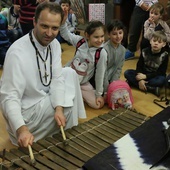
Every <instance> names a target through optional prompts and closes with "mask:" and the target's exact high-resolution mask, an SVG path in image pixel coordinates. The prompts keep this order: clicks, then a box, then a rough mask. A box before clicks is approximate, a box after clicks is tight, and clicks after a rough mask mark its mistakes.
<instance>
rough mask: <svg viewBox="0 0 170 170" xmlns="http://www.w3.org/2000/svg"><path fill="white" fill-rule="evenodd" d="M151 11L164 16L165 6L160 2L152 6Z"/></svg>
mask: <svg viewBox="0 0 170 170" xmlns="http://www.w3.org/2000/svg"><path fill="white" fill-rule="evenodd" d="M149 11H154V12H159V13H160V14H161V15H163V14H164V11H165V9H164V6H163V5H162V4H161V3H160V2H158V3H156V4H154V5H152V6H151V8H150V10H149Z"/></svg>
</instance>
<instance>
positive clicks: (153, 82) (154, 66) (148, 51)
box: [124, 31, 169, 96]
mask: <svg viewBox="0 0 170 170" xmlns="http://www.w3.org/2000/svg"><path fill="white" fill-rule="evenodd" d="M166 42H167V36H166V34H165V33H164V32H163V31H155V32H153V34H152V36H151V39H150V44H151V47H147V48H145V49H143V50H142V52H141V55H140V58H139V60H138V62H137V66H136V70H133V69H128V70H126V71H125V72H124V76H125V78H126V79H127V82H128V83H129V85H130V86H133V87H137V88H139V89H140V90H142V91H144V92H151V93H153V94H155V95H156V96H159V95H160V87H162V86H163V85H164V84H165V80H166V71H167V66H168V60H169V57H168V52H167V51H166V50H165V49H164V47H165V46H166Z"/></svg>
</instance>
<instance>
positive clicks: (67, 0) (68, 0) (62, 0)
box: [59, 0, 71, 6]
mask: <svg viewBox="0 0 170 170" xmlns="http://www.w3.org/2000/svg"><path fill="white" fill-rule="evenodd" d="M59 4H60V5H61V4H69V6H71V1H70V0H61V1H60V2H59Z"/></svg>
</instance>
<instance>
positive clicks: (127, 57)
mask: <svg viewBox="0 0 170 170" xmlns="http://www.w3.org/2000/svg"><path fill="white" fill-rule="evenodd" d="M134 57H135V56H134V53H133V52H131V51H130V50H126V53H125V60H129V59H132V58H134Z"/></svg>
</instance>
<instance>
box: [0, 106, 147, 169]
mask: <svg viewBox="0 0 170 170" xmlns="http://www.w3.org/2000/svg"><path fill="white" fill-rule="evenodd" d="M148 119H149V118H148V117H146V116H145V115H142V114H140V113H136V112H134V111H130V110H125V109H118V110H114V111H110V112H109V113H106V114H103V115H100V116H98V117H95V118H93V119H91V120H89V121H87V122H85V123H81V124H79V125H78V126H74V127H72V128H71V129H67V130H65V134H66V137H67V141H68V143H69V144H68V145H64V143H63V138H62V135H61V134H60V133H59V134H55V135H53V136H52V137H47V138H46V139H42V140H39V141H37V142H36V143H34V144H33V145H32V149H33V154H34V158H35V160H36V164H35V165H34V166H33V165H31V164H30V157H29V151H28V149H27V148H17V149H11V150H10V151H6V152H5V155H4V153H3V151H1V152H0V156H1V157H2V155H4V156H5V157H4V158H5V160H4V161H3V162H1V164H0V165H1V169H9V170H22V169H25V170H36V169H39V170H50V169H54V170H77V169H79V168H81V167H82V165H83V164H84V163H85V162H87V161H88V160H89V159H90V158H92V157H93V156H95V155H96V154H98V153H99V152H101V151H102V150H104V149H105V148H107V147H108V146H110V145H111V144H113V143H114V142H115V141H117V140H118V139H120V138H121V137H123V136H124V135H126V134H127V133H129V132H131V131H132V130H134V129H135V128H136V127H138V126H140V125H141V124H142V123H144V122H145V121H146V120H148Z"/></svg>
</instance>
